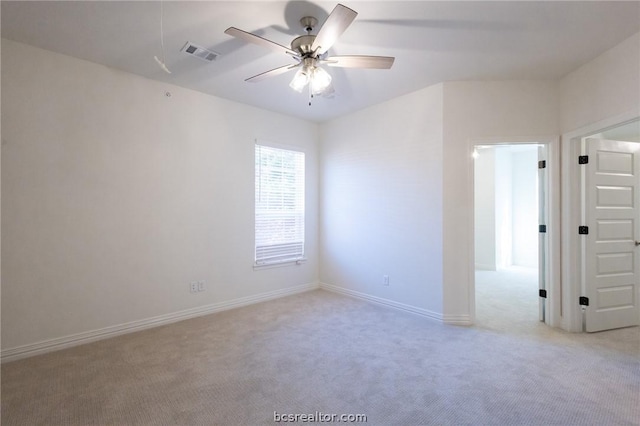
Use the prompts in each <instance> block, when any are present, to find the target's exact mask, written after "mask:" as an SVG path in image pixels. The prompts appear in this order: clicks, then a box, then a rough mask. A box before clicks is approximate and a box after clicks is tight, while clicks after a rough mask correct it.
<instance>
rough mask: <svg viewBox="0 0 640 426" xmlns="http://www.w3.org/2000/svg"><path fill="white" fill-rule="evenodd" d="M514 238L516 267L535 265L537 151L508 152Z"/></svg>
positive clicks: (533, 266)
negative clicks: (510, 168)
mask: <svg viewBox="0 0 640 426" xmlns="http://www.w3.org/2000/svg"><path fill="white" fill-rule="evenodd" d="M511 164H512V176H513V177H512V188H513V192H512V197H511V200H512V203H513V205H512V211H513V216H512V217H513V223H512V226H513V233H512V235H513V240H512V253H513V257H512V261H511V264H512V265H515V266H524V267H528V268H537V267H538V236H539V233H538V225H539V223H538V184H537V182H538V151H537V148H536V147H532V148H531V149H529V150H524V151H514V152H512V153H511Z"/></svg>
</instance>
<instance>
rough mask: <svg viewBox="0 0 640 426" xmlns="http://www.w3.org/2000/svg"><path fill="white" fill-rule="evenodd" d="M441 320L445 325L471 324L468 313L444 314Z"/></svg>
mask: <svg viewBox="0 0 640 426" xmlns="http://www.w3.org/2000/svg"><path fill="white" fill-rule="evenodd" d="M443 322H444V323H445V324H447V325H473V321H471V316H469V315H444V317H443Z"/></svg>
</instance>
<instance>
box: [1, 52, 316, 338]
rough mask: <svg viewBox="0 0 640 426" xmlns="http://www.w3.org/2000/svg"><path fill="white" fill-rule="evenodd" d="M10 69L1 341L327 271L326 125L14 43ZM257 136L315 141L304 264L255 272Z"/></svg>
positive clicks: (176, 307)
mask: <svg viewBox="0 0 640 426" xmlns="http://www.w3.org/2000/svg"><path fill="white" fill-rule="evenodd" d="M2 66H3V68H2V130H3V133H2V143H3V147H2V151H3V152H2V238H3V239H2V266H3V269H2V338H3V339H2V344H3V349H7V348H16V347H19V346H21V345H27V344H32V343H36V342H40V341H43V340H46V339H53V338H59V337H63V336H69V335H73V334H76V333H81V332H85V331H89V330H96V329H101V328H104V327H109V326H114V325H118V324H122V323H128V322H131V321H137V320H143V319H148V318H150V317H154V316H158V315H166V314H169V313H174V312H178V311H181V310H186V309H190V308H195V307H200V306H207V305H210V304H216V303H223V302H226V301H233V300H237V299H239V298H246V297H250V296H256V295H261V294H265V293H268V292H274V291H279V290H286V289H289V288H292V287H293V286H297V285H303V284H307V283H312V284H313V283H317V278H318V250H317V246H318V245H317V225H318V224H317V220H318V215H317V199H318V192H317V185H318V178H317V146H316V143H317V140H318V135H317V125H315V124H311V123H308V122H305V121H302V120H299V119H294V118H290V117H286V116H283V115H279V114H275V113H270V112H266V111H264V110H260V109H256V108H253V107H249V106H245V105H241V104H238V103H234V102H230V101H226V100H222V99H219V98H215V97H211V96H207V95H204V94H201V93H197V92H194V91H190V90H186V89H182V88H179V87H176V86H171V85H167V84H163V83H159V82H155V81H151V80H146V79H144V78H141V77H138V76H135V75H131V74H126V73H123V72H120V71H116V70H113V69H109V68H106V67H103V66H100V65H97V64H93V63H90V62H86V61H81V60H77V59H73V58H70V57H67V56H63V55H59V54H55V53H51V52H48V51H44V50H40V49H36V48H33V47H30V46H27V45H23V44H19V43H15V42H11V41H8V40H2ZM167 91H170V92H171V97H166V96H165V92H167ZM255 138H263V139H266V140H271V141H278V142H281V143H286V144H289V145H294V146H298V147H300V149H302V150H304V151H305V152H306V153H307V188H306V191H307V215H306V220H307V222H306V224H307V227H306V240H307V250H306V252H307V255H308V258H309V261H308V262H307V263H305V264H303V265H299V266H292V267H282V268H274V269H267V270H259V271H254V270H253V268H252V265H253V239H254V237H253V232H254V219H253V204H254V182H253V179H254V171H253V168H254V158H253V155H254V140H255ZM193 280H205V281H206V285H207V291H205V292H204V293H199V294H190V293H189V291H188V282H189V281H193Z"/></svg>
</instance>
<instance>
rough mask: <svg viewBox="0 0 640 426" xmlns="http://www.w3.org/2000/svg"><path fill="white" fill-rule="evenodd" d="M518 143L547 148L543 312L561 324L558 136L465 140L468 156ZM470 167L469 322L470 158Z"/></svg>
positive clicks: (471, 228) (472, 292)
mask: <svg viewBox="0 0 640 426" xmlns="http://www.w3.org/2000/svg"><path fill="white" fill-rule="evenodd" d="M518 144H530V145H531V144H538V145H545V146H546V148H547V168H548V170H549V174H548V179H547V188H546V189H547V197H548V204H547V212H548V222H547V223H546V225H547V229H548V231H547V235H548V237H549V239H548V251H547V256H546V259H547V263H546V265H545V266H546V268H547V270H546V271H545V273H546V276H547V281H546V283H545V284H546V289H547V315H546V318H545V323H546V324H548V325H550V326H552V327H560V326H561V317H560V313H561V303H560V302H561V300H562V298H561V290H562V288H561V285H560V277H561V273H560V237H561V228H560V138H559V137H558V136H539V137H538V136H520V137H492V138H473V139H471V140H470V143H469V145H468V146H469V153H468V154H469V158H471V157H472V155H473V152H474V150H475V148H476V146H478V145H496V146H498V145H518ZM469 163H470V168H471V170H470V171H469V173H468V175H467V176H468V179H467V182H468V185H467V189H468V191H467V194H469V200H468V203H469V204H468V205H469V206H471V209H472V212H474V213H473V214H470V215H469V221H468V223H467V229H468V235H469V237H470V238H471V244H469V257H468V259H469V262H468V265H467V268H468V275H467V276H468V277H469V295H468V297H469V305H470V306H469V307H470V312H469V315H470V319H471V323H472V324H473V323H475V320H476V279H475V223H474V221H475V201H474V186H475V178H474V167H475V166H474V161H470V162H469Z"/></svg>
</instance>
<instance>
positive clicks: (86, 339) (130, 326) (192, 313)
mask: <svg viewBox="0 0 640 426" xmlns="http://www.w3.org/2000/svg"><path fill="white" fill-rule="evenodd" d="M318 288H320V285H319V283H310V284H302V285H298V286H294V287H288V288H284V289H280V290H274V291H269V292H266V293H261V294H256V295H252V296H247V297H241V298H238V299H233V300H229V301H226V302H219V303H214V304H211V305H206V306H199V307H197V308H191V309H185V310H182V311H178V312H172V313H169V314H165V315H159V316H156V317H151V318H146V319H142V320H137V321H132V322H128V323H124V324H119V325H114V326H110V327H105V328H101V329H98V330H91V331H85V332H82V333H77V334H73V335H70V336H64V337H60V338H56V339H50V340H45V341H42V342H38V343H32V344H28V345H24V346H18V347H15V348H10V349H5V350H2V351H1V352H0V361H1V362H2V363H5V362H10V361H16V360H18V359H22V358H28V357H32V356H35V355H40V354H44V353H47V352H53V351H58V350H61V349H66V348H70V347H73V346H79V345H83V344H86V343H91V342H95V341H98V340H104V339H108V338H111V337H116V336H120V335H122V334H128V333H134V332H136V331H142V330H146V329H149V328H153V327H159V326H161V325H166V324H171V323H174V322H178V321H183V320H187V319H190V318H196V317H200V316H204V315H209V314H214V313H216V312H222V311H227V310H230V309H234V308H240V307H242V306H248V305H253V304H256V303H260V302H266V301H268V300H273V299H278V298H281V297H286V296H291V295H294V294H298V293H304V292H306V291H311V290H317V289H318Z"/></svg>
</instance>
